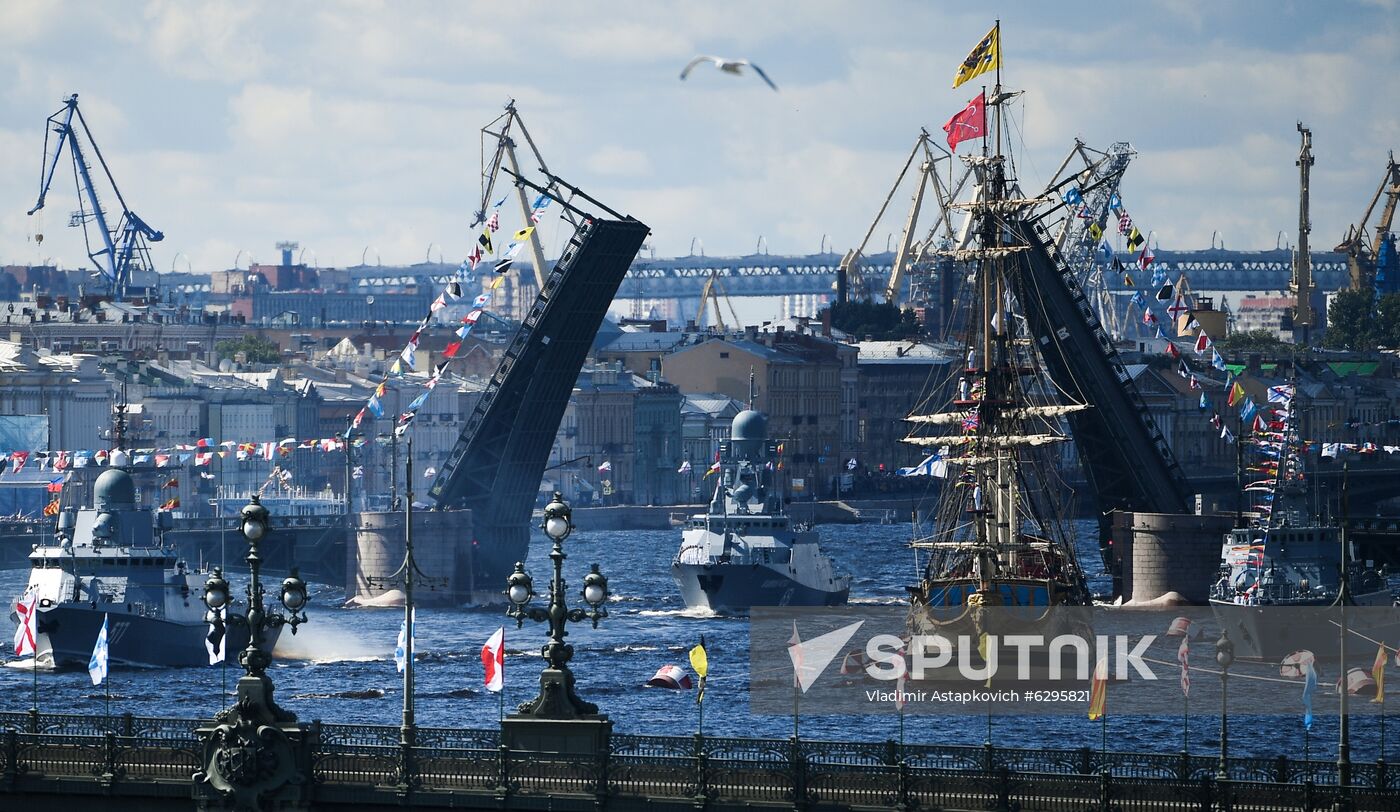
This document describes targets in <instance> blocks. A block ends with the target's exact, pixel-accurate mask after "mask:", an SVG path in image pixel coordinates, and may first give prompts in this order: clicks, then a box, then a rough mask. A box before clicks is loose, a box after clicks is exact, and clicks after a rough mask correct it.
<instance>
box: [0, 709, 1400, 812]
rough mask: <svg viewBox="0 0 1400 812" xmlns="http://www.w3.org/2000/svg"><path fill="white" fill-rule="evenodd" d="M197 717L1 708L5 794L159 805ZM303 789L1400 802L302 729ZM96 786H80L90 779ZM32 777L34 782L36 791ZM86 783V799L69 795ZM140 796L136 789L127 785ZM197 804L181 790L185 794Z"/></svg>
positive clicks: (998, 760)
mask: <svg viewBox="0 0 1400 812" xmlns="http://www.w3.org/2000/svg"><path fill="white" fill-rule="evenodd" d="M205 724H207V723H206V722H203V721H200V720H193V719H158V718H152V717H139V716H133V715H131V714H124V715H122V716H113V717H110V718H104V717H100V716H77V715H67V714H51V713H32V712H30V713H26V712H19V713H14V712H7V713H0V731H3V733H0V774H2V775H0V796H3V795H4V794H5V793H7V792H13V791H26V790H27V791H33V790H35V789H36V787H38V785H42V784H43V782H46V781H47V782H51V783H52V784H53V785H54V786H61V787H62V788H63V790H64V791H66V792H74V791H83V790H82V789H81V787H85V786H90V787H91V788H92V789H91V790H90V791H91V792H94V793H98V792H103V791H106V789H108V788H110V787H111V786H112V784H113V783H116V782H121V783H124V784H127V785H140V784H148V785H150V787H151V789H152V793H153V794H155V795H161V796H165V797H169V795H170V792H171V788H172V787H173V786H174V785H177V784H181V783H184V784H188V783H189V782H190V780H191V776H192V775H193V774H194V773H195V772H197V771H198V770H200V769H202V767H203V765H202V764H201V759H202V758H203V743H202V742H201V741H200V739H199V736H198V734H197V732H196V731H197V729H198V728H199V727H200V726H202V725H205ZM303 729H304V730H305V732H306V735H305V736H304V737H303V742H304V744H303V746H304V747H305V748H307V751H308V752H306V753H305V756H306V760H305V762H304V763H307V764H310V765H311V776H310V781H309V782H308V785H309V787H310V789H309V790H308V792H310V793H311V794H313V795H314V796H315V798H316V800H317V802H318V803H320V804H325V805H335V804H337V803H344V804H354V803H361V802H365V801H366V799H367V798H371V797H374V796H375V795H376V794H377V793H380V792H383V793H390V794H397V795H398V796H402V795H403V794H404V793H405V792H408V793H412V792H416V791H428V792H431V793H432V794H433V795H434V796H439V795H441V794H442V793H460V794H463V795H472V796H480V797H482V798H484V797H487V796H490V797H494V798H497V799H500V798H502V797H504V796H512V797H516V798H517V799H518V802H519V804H520V805H521V806H522V807H532V806H537V805H538V806H542V805H545V803H546V801H547V800H548V799H549V798H554V797H560V796H567V797H575V798H578V797H591V798H593V799H595V800H597V801H599V802H602V801H606V802H607V803H613V804H617V805H619V806H627V805H629V804H634V803H635V804H640V803H643V802H645V801H648V800H658V799H670V800H683V801H688V802H695V803H703V804H710V805H711V806H715V805H718V806H735V807H737V806H741V805H748V804H755V803H777V804H793V805H795V806H807V805H812V804H818V805H822V806H831V807H837V808H840V807H890V808H892V807H899V808H905V809H911V808H914V807H924V808H931V807H943V808H947V807H962V806H966V807H975V808H989V809H1016V808H1022V809H1047V810H1056V809H1065V810H1070V809H1074V810H1081V809H1085V808H1103V809H1120V810H1124V811H1125V812H1126V811H1127V810H1133V809H1144V810H1146V809H1153V810H1173V809H1182V810H1186V809H1193V810H1194V809H1215V808H1234V809H1300V810H1310V809H1313V808H1322V807H1325V806H1331V805H1332V804H1333V803H1334V802H1336V801H1338V800H1341V799H1342V798H1343V797H1344V796H1345V798H1346V800H1348V801H1349V803H1350V804H1351V806H1352V808H1354V809H1356V810H1393V809H1396V808H1397V807H1400V803H1397V800H1396V799H1397V798H1400V777H1397V776H1396V772H1395V771H1394V770H1391V769H1389V768H1388V765H1386V764H1385V763H1384V762H1374V763H1355V764H1353V765H1352V768H1351V776H1352V782H1353V783H1352V784H1351V785H1350V786H1347V787H1339V786H1337V765H1336V764H1335V763H1334V762H1330V761H1315V760H1314V761H1301V760H1295V759H1288V758H1284V757H1278V758H1232V759H1230V761H1229V765H1228V770H1229V779H1228V780H1226V781H1220V780H1218V779H1217V777H1216V775H1215V773H1216V769H1217V766H1218V763H1217V759H1216V758H1215V757H1214V756H1206V755H1201V756H1187V755H1183V754H1150V753H1125V752H1101V751H1098V750H1094V749H1090V748H1080V749H1048V750H1047V749H1031V748H1017V747H995V746H982V747H977V746H959V745H925V744H914V745H907V746H902V747H901V746H900V745H898V744H896V743H895V742H883V743H880V742H828V741H805V740H794V739H754V738H733V737H723V736H703V737H702V736H691V737H684V736H651V735H634V734H613V735H612V737H611V741H610V746H609V747H608V749H607V751H606V752H603V753H599V754H588V755H565V754H541V753H535V752H529V753H526V752H520V751H511V750H509V749H507V748H506V747H504V746H503V745H502V742H501V737H500V732H499V731H498V730H489V729H488V730H482V729H454V728H418V729H417V730H416V735H415V736H414V741H415V744H414V745H412V746H411V747H406V746H405V745H404V744H403V743H402V741H401V738H400V731H399V729H398V728H397V727H389V726H374V725H345V724H323V723H321V722H312V723H310V724H306V725H303ZM78 779H83V780H86V782H87V783H83V781H82V780H78ZM36 782H38V783H37V784H36ZM75 787H78V788H79V789H75ZM126 792H127V794H133V791H132V787H131V786H128V787H126ZM184 797H188V796H184Z"/></svg>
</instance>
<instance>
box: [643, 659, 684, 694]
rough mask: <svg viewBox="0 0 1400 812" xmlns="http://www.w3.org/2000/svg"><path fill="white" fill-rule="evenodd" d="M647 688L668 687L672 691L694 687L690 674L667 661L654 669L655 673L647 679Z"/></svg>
mask: <svg viewBox="0 0 1400 812" xmlns="http://www.w3.org/2000/svg"><path fill="white" fill-rule="evenodd" d="M647 687H648V688H669V689H671V690H672V691H688V690H690V689H691V688H692V687H694V683H693V682H691V681H690V674H689V673H688V672H687V671H686V670H685V669H684V668H681V667H680V666H678V665H673V664H671V663H667V664H666V665H663V666H661V667H660V668H658V669H656V674H654V675H653V676H652V678H651V679H649V680H647Z"/></svg>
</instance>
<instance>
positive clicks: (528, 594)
mask: <svg viewBox="0 0 1400 812" xmlns="http://www.w3.org/2000/svg"><path fill="white" fill-rule="evenodd" d="M534 597H535V586H534V583H533V582H532V581H531V580H530V574H529V573H527V572H525V565H524V564H523V563H521V562H519V561H517V562H515V572H512V573H511V574H510V578H509V579H508V580H507V581H506V598H507V599H508V600H510V602H511V604H513V605H514V606H517V607H522V606H524V605H525V604H527V603H529V602H530V600H531V599H532V598H534ZM523 622H524V620H523V619H521V623H523ZM518 625H519V624H517V626H518Z"/></svg>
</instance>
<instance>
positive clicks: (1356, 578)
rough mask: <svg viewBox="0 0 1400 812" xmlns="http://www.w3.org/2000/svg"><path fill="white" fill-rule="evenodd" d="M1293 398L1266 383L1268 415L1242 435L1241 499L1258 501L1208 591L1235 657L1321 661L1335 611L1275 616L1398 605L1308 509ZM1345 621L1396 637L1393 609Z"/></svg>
mask: <svg viewBox="0 0 1400 812" xmlns="http://www.w3.org/2000/svg"><path fill="white" fill-rule="evenodd" d="M1296 392H1297V386H1296V384H1287V385H1283V386H1276V387H1272V388H1271V390H1270V392H1269V400H1270V409H1269V410H1268V414H1269V417H1268V419H1263V418H1261V421H1260V423H1259V424H1257V428H1256V430H1255V431H1254V432H1253V433H1252V434H1251V435H1250V436H1249V437H1248V438H1247V439H1246V438H1241V442H1242V443H1245V444H1247V447H1248V448H1249V453H1250V455H1251V456H1252V457H1254V458H1255V459H1254V460H1253V461H1252V463H1251V464H1250V465H1249V466H1248V467H1247V469H1245V470H1244V471H1243V472H1242V473H1246V474H1248V476H1249V479H1250V480H1251V481H1248V482H1246V483H1244V486H1245V487H1244V493H1245V495H1249V496H1253V497H1254V499H1255V501H1256V504H1255V505H1253V507H1252V509H1251V510H1249V511H1247V512H1246V513H1244V514H1242V516H1241V521H1240V522H1239V524H1240V525H1241V526H1240V527H1236V528H1235V529H1233V530H1231V531H1230V532H1229V533H1227V534H1226V535H1225V538H1224V543H1223V544H1222V545H1221V550H1220V577H1219V580H1217V581H1216V582H1215V583H1214V584H1213V585H1212V586H1211V589H1210V605H1211V607H1212V609H1213V613H1214V614H1215V616H1216V619H1217V620H1218V621H1219V622H1220V624H1221V627H1222V628H1224V629H1227V630H1228V631H1230V633H1231V639H1232V640H1234V641H1235V646H1236V652H1237V653H1238V654H1239V655H1240V656H1242V657H1248V658H1252V659H1260V660H1269V661H1278V660H1281V659H1282V658H1283V657H1285V656H1287V655H1288V654H1290V653H1291V652H1294V651H1297V650H1299V649H1307V650H1310V651H1314V652H1315V653H1316V654H1318V655H1323V652H1327V651H1331V650H1333V649H1335V647H1336V643H1337V626H1336V625H1335V624H1334V623H1333V620H1335V618H1334V617H1332V616H1331V615H1332V613H1331V612H1323V611H1318V612H1316V613H1308V612H1292V613H1285V612H1275V611H1274V610H1277V609H1280V608H1293V609H1301V608H1313V609H1316V610H1323V609H1336V608H1339V607H1341V606H1342V605H1343V604H1345V605H1346V606H1348V607H1359V608H1372V609H1381V608H1386V607H1392V606H1394V604H1395V594H1394V592H1393V590H1392V589H1391V588H1390V587H1389V585H1388V584H1387V583H1386V580H1385V578H1384V577H1382V576H1381V575H1380V573H1378V572H1377V571H1376V570H1375V568H1374V567H1372V566H1369V565H1367V564H1366V563H1365V562H1363V561H1359V560H1358V559H1357V556H1356V551H1355V549H1353V545H1352V541H1351V539H1349V538H1347V535H1346V533H1345V531H1344V530H1343V528H1342V527H1341V525H1340V524H1329V523H1326V522H1324V520H1323V518H1322V517H1321V516H1319V515H1317V514H1316V513H1315V512H1313V511H1312V510H1310V509H1309V504H1308V503H1309V502H1310V501H1311V500H1310V499H1309V493H1308V481H1309V480H1308V471H1307V451H1306V449H1307V444H1306V443H1305V442H1304V441H1303V440H1302V439H1301V438H1300V436H1299V419H1298V414H1297V411H1296V410H1295V407H1294V396H1295V394H1296ZM1343 583H1345V587H1346V588H1345V590H1343V588H1342V586H1343ZM1343 593H1345V594H1343ZM1351 625H1352V627H1353V628H1354V629H1355V631H1357V632H1358V633H1360V634H1364V635H1365V637H1366V638H1372V639H1378V640H1389V639H1394V638H1395V637H1396V636H1397V635H1400V618H1398V617H1397V615H1396V613H1394V612H1359V613H1356V614H1355V615H1354V616H1353V617H1352V619H1351ZM1359 639H1361V638H1358V640H1359Z"/></svg>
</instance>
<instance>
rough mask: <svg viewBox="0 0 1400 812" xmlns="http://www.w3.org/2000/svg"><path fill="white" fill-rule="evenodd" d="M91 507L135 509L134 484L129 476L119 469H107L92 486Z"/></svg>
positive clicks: (99, 508)
mask: <svg viewBox="0 0 1400 812" xmlns="http://www.w3.org/2000/svg"><path fill="white" fill-rule="evenodd" d="M92 501H93V506H94V507H96V508H97V509H98V510H102V509H103V508H109V509H110V508H134V507H136V483H134V482H132V480H131V474H128V473H127V472H126V471H123V470H121V469H120V468H109V469H107V470H106V471H103V472H102V475H101V476H99V477H98V478H97V482H95V483H93V486H92Z"/></svg>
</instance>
